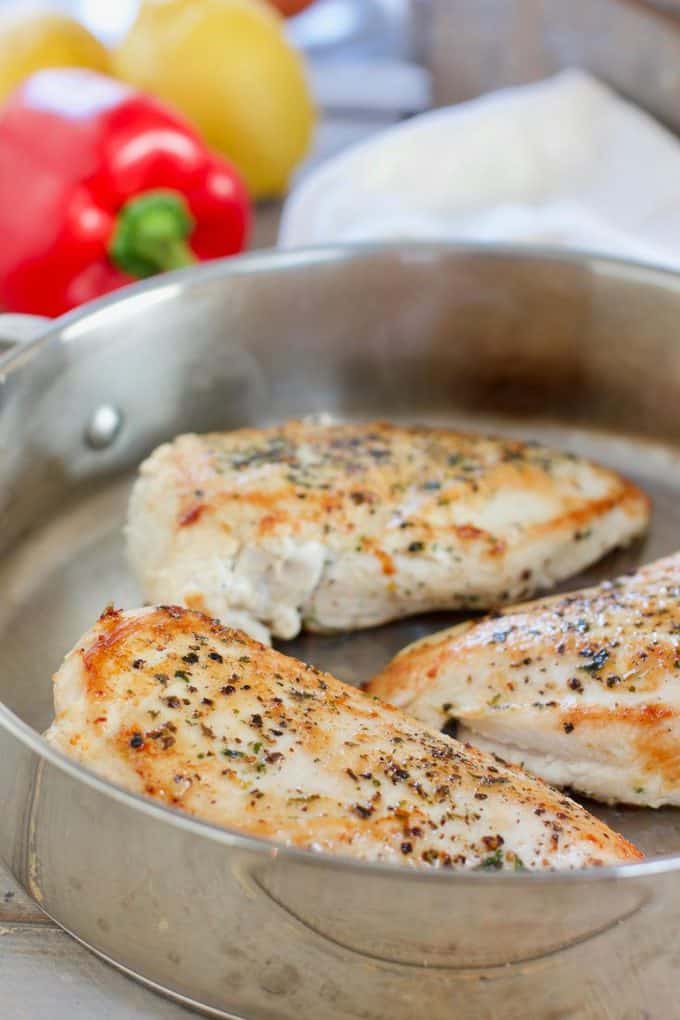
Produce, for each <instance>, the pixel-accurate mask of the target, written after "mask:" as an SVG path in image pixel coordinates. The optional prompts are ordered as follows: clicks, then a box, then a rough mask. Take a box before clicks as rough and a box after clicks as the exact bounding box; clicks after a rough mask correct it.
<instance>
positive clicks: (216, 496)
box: [128, 422, 649, 640]
mask: <svg viewBox="0 0 680 1020" xmlns="http://www.w3.org/2000/svg"><path fill="white" fill-rule="evenodd" d="M648 516H649V507H648V501H647V499H646V497H645V496H644V495H643V494H642V493H641V492H640V491H639V490H638V489H637V488H635V487H634V486H633V485H631V484H630V483H629V482H627V481H625V480H624V479H623V478H621V477H620V476H619V475H617V474H616V473H614V472H613V471H609V470H606V469H604V468H601V467H598V466H596V465H594V464H591V463H589V462H588V461H585V460H583V459H581V458H579V457H575V456H571V455H569V454H563V453H557V452H555V451H554V450H549V449H546V448H545V447H542V446H537V445H531V444H525V443H521V442H516V441H513V440H509V439H492V438H485V437H482V436H475V435H465V434H461V433H456V432H449V431H444V430H441V429H431V428H401V427H397V426H394V425H389V424H385V423H373V424H368V425H367V424H359V425H357V424H345V425H320V424H313V423H308V422H289V423H288V424H285V425H282V426H281V427H278V428H270V429H241V430H239V431H235V432H225V433H220V434H214V435H204V436H198V435H185V436H180V437H179V438H178V439H176V440H175V441H174V442H173V443H169V444H167V445H164V446H161V447H159V448H158V449H157V450H156V451H155V452H154V453H153V454H152V455H151V457H150V458H149V459H148V460H147V461H146V462H145V463H144V464H143V465H142V468H141V472H140V476H139V479H138V481H137V482H136V485H135V487H134V490H133V494H132V498H131V503H130V512H129V520H128V545H129V556H130V562H131V564H132V566H133V567H134V569H135V570H136V573H137V575H138V577H139V580H140V584H141V588H142V594H143V596H144V598H145V599H147V600H148V601H150V602H173V603H181V604H183V605H186V606H189V607H191V608H194V609H199V610H203V611H205V612H208V613H209V614H210V615H213V616H218V617H219V618H220V619H221V620H222V621H223V622H224V623H228V624H230V625H232V626H237V627H242V628H243V629H245V630H247V631H248V632H250V633H251V634H252V635H254V636H255V637H258V638H259V639H260V640H268V639H269V636H270V632H272V633H273V634H274V635H275V636H276V637H280V638H292V637H294V636H295V635H296V634H297V633H298V632H299V630H300V628H301V627H303V626H304V627H306V628H307V629H309V630H316V631H331V630H353V629H356V628H361V627H370V626H374V625H376V624H380V623H384V622H385V621H387V620H392V619H396V618H399V617H403V616H407V615H410V614H414V613H419V612H424V611H427V610H432V609H460V608H466V607H468V608H469V607H471V608H476V609H480V608H490V607H492V606H494V605H497V604H499V603H502V602H506V601H508V600H510V599H517V598H523V597H525V596H527V595H529V594H533V593H534V592H536V591H538V590H541V589H547V588H549V587H551V586H552V585H553V584H554V583H555V582H556V581H559V580H561V579H563V578H565V577H567V576H569V575H570V574H573V573H575V572H577V571H579V570H581V569H582V568H583V567H584V566H586V565H587V564H589V563H592V562H593V561H594V560H596V559H598V557H600V556H602V554H603V553H605V552H607V551H608V550H610V549H612V548H613V547H614V546H617V545H621V544H624V543H626V542H628V541H629V540H630V539H632V538H633V537H634V536H635V535H638V534H639V533H640V532H641V531H643V530H644V529H645V527H646V526H647V522H648Z"/></svg>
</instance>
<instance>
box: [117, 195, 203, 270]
mask: <svg viewBox="0 0 680 1020" xmlns="http://www.w3.org/2000/svg"><path fill="white" fill-rule="evenodd" d="M194 225H195V223H194V219H193V217H192V215H191V213H190V212H189V207H188V205H187V203H186V201H185V200H184V198H183V197H182V195H180V193H179V192H177V191H169V190H158V191H147V192H145V193H144V194H142V195H138V196H137V197H136V198H131V199H130V200H129V201H128V202H126V203H125V205H124V206H123V207H122V209H121V210H120V212H119V213H118V218H117V220H116V226H115V229H114V232H113V237H112V239H111V242H110V245H109V255H110V257H111V259H112V260H113V261H114V262H115V264H116V265H117V266H118V267H119V268H120V269H122V270H123V272H125V273H129V274H130V275H131V276H137V277H145V276H153V275H154V274H155V273H163V272H166V271H167V270H169V269H181V268H182V267H183V266H190V265H192V264H193V263H194V262H196V261H197V259H196V256H195V255H194V253H193V252H192V250H191V248H190V247H189V245H188V243H187V238H188V237H189V235H190V234H191V232H192V230H193V229H194Z"/></svg>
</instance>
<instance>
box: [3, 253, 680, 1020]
mask: <svg viewBox="0 0 680 1020" xmlns="http://www.w3.org/2000/svg"><path fill="white" fill-rule="evenodd" d="M10 325H11V326H12V327H15V326H16V322H13V323H11V324H10ZM8 328H9V327H8ZM1 333H2V322H1V321H0V334H1ZM679 395H680V277H678V276H676V275H674V274H672V273H667V272H663V271H659V270H655V269H650V268H643V267H641V266H637V265H635V264H632V263H626V262H617V261H614V260H606V259H599V258H595V257H591V256H585V255H574V256H566V255H555V254H551V253H549V252H545V251H543V252H541V251H533V252H531V251H527V250H525V249H514V250H513V249H507V248H506V249H499V248H493V249H491V248H476V247H471V246H466V247H461V246H446V245H422V246H415V245H408V246H402V247H400V246H375V247H363V248H324V249H316V250H309V251H303V252H287V253H284V254H267V253H264V254H258V255H253V256H249V257H246V258H242V259H238V260H231V261H227V262H224V263H215V264H211V265H208V266H203V267H200V268H198V269H193V270H190V271H187V272H184V273H180V274H176V275H173V276H169V277H164V278H163V279H162V280H160V281H159V282H152V283H150V284H146V285H142V286H139V287H136V288H134V289H132V290H130V291H127V292H125V293H124V294H122V295H120V296H119V297H114V298H112V299H108V300H104V301H102V302H99V303H97V304H94V305H91V306H89V307H87V308H85V309H84V310H82V311H80V312H78V313H76V314H74V315H71V316H69V317H66V318H64V319H62V320H59V321H57V322H55V323H53V324H52V325H51V326H50V328H49V330H48V331H47V332H46V333H45V334H44V335H43V336H42V337H41V338H39V339H38V340H37V341H35V342H34V343H32V344H29V345H28V346H22V347H21V348H19V349H17V350H16V352H14V353H13V354H10V355H8V356H7V357H6V359H5V360H4V362H3V363H2V364H1V365H0V447H1V454H2V455H1V457H0V506H1V508H2V528H1V529H0V543H1V545H0V591H1V592H2V598H1V599H0V638H1V640H2V650H3V661H2V669H1V670H0V700H1V701H2V704H1V705H0V820H1V821H0V856H2V858H3V859H4V860H5V861H6V862H7V863H8V864H9V866H10V867H11V868H12V870H13V871H14V873H15V875H16V876H17V877H18V878H19V880H20V881H21V882H22V883H23V884H24V885H25V887H26V888H27V889H28V890H29V892H30V893H31V894H32V895H33V896H34V897H35V898H36V899H37V900H38V902H39V903H40V904H41V905H42V906H43V908H44V909H45V910H46V911H47V912H48V913H49V914H50V915H51V916H52V917H53V918H54V919H55V920H57V921H58V922H59V923H60V924H62V925H63V926H64V927H65V928H67V929H68V930H69V931H71V932H72V933H73V934H75V935H76V936H77V937H78V938H80V939H82V940H83V941H84V942H85V943H86V944H87V945H89V946H90V947H92V948H93V949H94V950H96V951H97V952H98V953H100V954H102V955H103V956H105V957H107V958H109V959H110V960H112V961H113V962H115V963H116V964H117V965H118V966H120V967H122V968H124V969H125V970H127V971H129V972H130V973H132V974H134V975H135V976H137V977H139V978H141V979H142V980H144V981H146V982H148V983H149V984H151V985H153V986H155V987H157V988H159V989H161V990H163V991H165V992H167V993H168V994H170V995H173V996H175V997H177V998H179V999H181V1000H183V1001H185V1002H188V1003H191V1004H194V1005H196V1006H200V1007H202V1008H204V1009H205V1010H206V1011H208V1012H212V1014H213V1015H216V1016H232V1017H242V1018H246V1020H274V1018H276V1020H293V1018H295V1020H299V1018H303V1020H331V1018H333V1020H345V1018H347V1020H349V1018H352V1020H355V1018H362V1020H421V1018H426V1017H427V1018H428V1020H452V1018H466V1020H467V1018H471V1020H477V1018H480V1020H481V1018H485V1020H486V1018H503V1020H515V1018H516V1020H526V1018H533V1017H536V1018H540V1020H543V1018H555V1020H556V1018H558V1017H560V1018H566V1017H585V1018H595V1017H597V1018H600V1017H602V1018H616V1020H619V1018H621V1020H634V1018H636V1020H637V1018H639V1017H643V1016H649V1017H656V1016H673V1015H677V994H676V988H675V986H676V982H675V975H676V973H677V967H678V964H679V963H680V947H678V944H677V938H676V936H677V932H678V928H679V926H680V812H674V811H670V810H669V811H659V812H645V811H613V810H607V811H604V812H603V811H600V810H599V809H597V810H598V813H600V814H603V815H605V816H606V817H607V819H608V821H610V822H611V823H612V824H613V825H615V826H616V827H618V828H620V829H621V830H623V831H624V832H625V833H626V834H627V835H628V836H630V837H631V838H632V839H634V840H635V841H637V842H638V843H639V844H640V845H641V846H642V848H643V849H645V850H646V851H647V853H648V854H650V857H649V859H648V860H647V861H646V862H644V863H643V864H639V865H633V866H627V867H623V868H619V869H614V870H607V871H590V872H584V873H580V874H568V875H566V874H564V875H560V874H542V875H514V874H510V875H506V874H496V875H495V874H456V873H453V874H443V873H438V874H427V873H419V872H415V871H414V872H405V871H404V870H402V869H395V868H391V867H387V866H375V865H361V864H357V863H353V862H348V861H345V860H342V859H339V858H333V857H321V856H315V855H313V854H310V853H304V852H300V851H293V850H287V849H285V848H282V847H277V846H273V845H271V844H269V843H264V842H261V841H258V840H255V839H250V838H245V837H242V836H240V835H238V834H237V833H233V832H226V831H223V830H218V829H215V828H213V827H211V826H209V825H206V824H203V823H200V822H197V821H195V820H191V819H189V818H186V817H184V816H182V815H180V814H178V813H175V812H172V811H170V810H166V809H164V808H162V807H160V806H157V805H155V804H152V803H150V802H146V801H143V800H141V799H139V798H137V797H134V796H131V795H129V794H126V793H124V792H121V791H119V790H117V789H115V788H113V787H111V786H110V785H108V784H107V783H105V782H102V781H100V780H98V779H97V778H96V777H94V776H92V775H90V774H88V773H86V772H85V771H83V770H82V769H80V768H79V767H77V766H75V765H74V764H72V763H71V762H69V761H68V760H66V759H63V758H62V757H60V756H59V755H58V754H57V753H56V752H55V751H53V750H51V749H50V748H48V747H47V745H45V744H44V743H43V742H42V740H41V738H40V737H39V732H40V731H41V730H42V729H43V728H44V727H45V726H46V725H47V723H48V722H49V720H50V714H51V689H50V675H51V672H52V671H53V669H54V668H55V667H56V666H57V665H58V664H59V662H60V660H61V657H62V655H63V653H64V651H65V650H66V649H67V648H68V647H69V646H70V645H71V644H72V643H73V642H74V641H75V640H76V638H77V637H78V636H79V635H80V633H81V632H82V631H84V630H85V629H86V628H87V627H88V626H89V625H90V624H91V623H92V621H93V619H94V618H95V616H96V615H97V614H98V612H99V611H100V610H101V608H102V607H103V606H104V605H105V604H106V603H107V602H109V601H111V600H113V601H115V602H117V603H118V604H122V605H125V606H131V605H135V604H137V603H138V602H139V595H138V593H137V592H136V591H135V588H134V585H133V583H132V580H131V578H130V576H129V574H128V572H127V570H126V567H125V563H124V558H123V543H122V537H121V525H122V522H123V519H124V513H125V501H126V496H127V491H128V486H129V482H130V478H131V477H132V473H133V472H134V469H135V467H136V465H137V464H138V462H139V461H140V459H141V458H142V457H143V456H144V455H145V454H146V453H147V452H149V450H150V449H151V448H152V447H153V446H154V445H156V444H157V443H158V442H160V441H162V440H163V439H167V438H169V437H170V436H173V435H175V434H176V433H178V432H182V431H187V430H198V431H203V430H208V429H215V428H229V427H232V426H237V425H242V424H245V423H248V424H264V423H268V422H271V421H274V420H278V419H281V418H285V417H288V416H292V415H304V414H311V413H317V412H326V413H330V414H333V415H337V416H339V417H362V418H366V417H374V416H382V417H390V418H393V419H398V420H418V421H426V422H438V423H450V424H454V425H461V424H462V425H464V426H465V427H468V428H471V429H486V430H489V429H490V430H494V431H503V432H508V433H511V434H514V435H527V436H532V437H536V438H539V439H544V440H545V439H547V440H549V441H552V442H554V443H556V444H558V445H560V446H564V447H568V448H571V449H573V450H576V451H578V452H584V453H586V454H589V455H591V456H594V457H596V458H598V459H600V460H602V461H605V462H606V463H608V464H610V465H612V466H614V467H617V468H619V469H622V470H623V471H625V472H627V473H628V474H630V475H631V476H632V477H634V479H635V480H636V481H637V482H639V483H640V484H642V485H643V486H644V487H645V488H646V489H647V490H648V491H649V492H650V493H651V495H652V497H653V498H654V502H655V514H654V521H653V527H652V531H651V534H650V536H649V538H648V539H647V540H646V541H645V542H644V543H641V544H639V545H638V546H636V547H635V548H633V549H630V550H627V551H626V552H625V553H621V554H618V555H615V556H612V557H609V558H608V560H607V561H606V562H603V563H601V564H599V565H598V566H597V568H596V569H594V570H593V571H591V573H590V574H589V575H588V578H585V577H580V578H577V579H575V580H574V581H573V584H574V585H575V584H581V583H583V582H584V581H585V580H589V579H595V578H601V577H603V576H606V575H608V574H613V573H616V572H619V571H621V570H622V569H625V568H627V567H628V566H633V565H634V564H636V563H638V562H641V561H643V560H649V559H652V558H654V557H655V556H658V555H661V554H663V553H667V552H670V551H672V550H674V549H676V548H677V547H678V546H680V400H679V399H678V396H679ZM450 619H451V618H450V617H447V616H442V615H440V616H438V617H434V616H433V617H429V618H427V619H423V618H420V619H416V620H411V621H409V622H407V623H403V624H397V625H393V626H390V627H385V628H382V629H380V630H376V631H367V632H364V633H361V634H358V635H349V636H346V637H341V638H327V637H326V638H324V637H318V636H317V637H305V638H302V639H301V640H298V641H297V642H295V643H294V644H293V645H292V646H289V649H290V650H291V651H293V652H295V653H297V654H300V655H302V656H303V657H305V658H307V659H309V660H310V661H312V662H315V663H316V664H318V665H322V666H325V667H327V668H329V669H331V670H332V671H334V672H335V673H336V674H337V675H339V676H340V677H342V678H344V679H346V680H348V681H351V682H358V681H359V680H362V679H364V678H366V677H368V676H369V675H370V674H371V673H372V672H373V671H374V670H375V669H376V668H377V667H378V666H379V665H381V664H382V663H383V662H384V661H385V660H386V659H387V658H388V657H389V656H390V655H391V654H392V653H393V652H394V651H395V650H396V649H397V648H398V647H400V646H402V645H403V644H405V643H406V642H407V641H409V640H412V639H414V638H415V637H416V636H418V635H419V634H421V633H425V632H426V631H428V630H432V629H434V628H435V627H441V626H444V625H445V624H446V623H447V622H449V620H450ZM0 948H1V947H0Z"/></svg>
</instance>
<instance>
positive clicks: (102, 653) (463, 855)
mask: <svg viewBox="0 0 680 1020" xmlns="http://www.w3.org/2000/svg"><path fill="white" fill-rule="evenodd" d="M54 695H55V708H56V719H55V721H54V723H53V725H52V726H51V728H50V730H49V731H48V733H47V739H48V740H49V741H50V743H51V744H53V745H54V746H55V747H58V748H60V749H61V750H62V751H64V752H65V753H66V754H68V755H70V756H71V757H73V758H75V759H76V760H77V761H79V762H81V763H82V764H84V765H87V766H88V767H90V768H92V769H93V770H95V771H96V772H98V773H99V774H100V775H101V776H104V777H105V778H107V779H109V780H112V781H113V782H115V783H118V784H120V785H121V786H123V787H125V788H127V789H128V790H132V791H134V792H136V793H140V794H147V795H148V796H150V797H153V798H154V799H156V800H158V801H161V802H162V803H164V804H166V805H169V806H172V807H176V808H180V809H181V810H183V811H186V812H188V813H189V814H191V815H195V816H197V817H199V818H203V819H206V820H207V821H210V822H214V823H216V824H218V825H222V826H225V827H227V828H230V829H238V830H240V831H242V832H245V833H250V834H251V835H254V836H262V837H267V838H271V839H274V840H276V841H278V842H280V843H285V844H289V845H292V846H297V847H304V848H309V849H314V850H325V851H333V852H337V853H342V854H346V855H349V856H352V857H355V858H361V859H363V860H367V861H396V862H398V863H399V864H402V865H404V866H407V867H417V866H422V867H431V868H441V867H453V866H459V867H465V868H475V867H484V868H494V869H495V868H499V869H500V868H510V869H517V868H521V867H526V868H551V867H554V868H578V867H582V866H586V865H602V864H617V863H621V862H626V861H635V860H637V859H638V858H639V857H640V856H641V854H640V853H639V851H637V850H636V849H635V848H634V847H633V846H631V844H629V843H628V842H626V840H625V839H623V837H622V836H619V835H617V834H616V833H615V832H613V831H612V830H611V829H609V828H607V826H606V825H604V824H603V823H601V822H599V821H598V820H597V819H595V818H593V817H592V816H591V815H589V814H588V812H587V811H585V810H584V809H583V808H581V807H580V806H579V805H577V804H575V803H573V801H570V800H569V799H568V798H567V797H565V796H564V795H562V794H560V793H557V792H556V791H555V790H552V789H550V788H549V787H547V786H545V785H544V784H543V783H541V782H540V781H539V780H536V779H533V778H530V777H528V776H526V775H525V774H524V773H522V772H521V771H520V770H519V769H515V768H512V767H506V766H503V765H501V764H499V763H498V762H497V761H496V760H495V759H494V758H493V757H492V756H491V755H487V754H483V753H481V752H479V751H476V750H474V749H472V748H470V747H465V746H464V745H463V744H461V743H458V742H457V741H454V740H451V739H449V738H448V737H444V736H441V735H440V734H438V733H435V732H432V731H430V730H428V729H427V728H425V727H424V726H422V725H420V724H419V723H416V722H414V721H413V720H412V719H409V718H408V717H407V716H405V715H403V714H402V713H401V712H399V711H398V710H396V709H393V708H390V707H388V706H385V705H382V704H381V703H380V702H379V701H377V700H371V699H369V698H367V697H366V696H365V695H364V694H362V693H361V692H360V691H358V690H356V689H354V688H351V687H348V686H346V685H345V684H342V683H340V681H338V680H336V679H334V678H333V677H332V676H330V675H328V674H325V673H321V672H320V671H319V670H317V669H314V668H313V667H311V666H305V665H304V664H303V663H301V662H298V661H297V660H295V659H292V658H289V657H287V656H285V655H281V654H280V653H278V652H275V651H272V650H271V649H270V648H267V647H266V646H264V645H261V644H259V643H258V642H255V641H253V640H251V639H250V638H248V637H247V636H246V635H245V634H244V633H243V632H240V631H234V630H228V629H226V628H224V627H222V626H221V625H219V624H218V623H217V622H216V621H213V620H209V619H208V618H207V617H205V616H203V615H201V614H199V613H196V612H191V611H188V610H184V609H180V608H173V607H164V608H148V609H141V610H136V611H131V612H120V611H116V610H109V611H108V612H106V613H105V614H104V615H103V616H102V617H101V619H100V620H99V622H98V623H97V624H96V625H95V626H94V628H93V629H92V630H91V631H90V632H89V633H87V634H86V635H85V636H84V637H83V639H82V640H81V641H79V642H78V644H77V646H76V647H75V648H74V649H73V651H71V652H70V653H69V655H67V657H66V660H65V662H64V664H63V666H62V667H61V669H60V670H59V672H58V673H57V674H56V676H55V678H54Z"/></svg>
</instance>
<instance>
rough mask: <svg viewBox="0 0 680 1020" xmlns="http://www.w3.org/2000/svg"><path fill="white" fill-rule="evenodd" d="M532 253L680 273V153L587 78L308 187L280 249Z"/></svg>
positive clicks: (514, 99) (432, 123)
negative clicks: (463, 243) (608, 257)
mask: <svg viewBox="0 0 680 1020" xmlns="http://www.w3.org/2000/svg"><path fill="white" fill-rule="evenodd" d="M388 238H390V239H396V238H422V239H443V238H445V239H467V240H472V239H474V240H482V241H513V242H517V241H520V242H522V241H524V242H529V243H543V244H552V245H563V246H566V247H572V248H587V249H590V250H592V251H599V252H606V253H608V254H615V255H631V256H635V257H638V258H641V259H646V260H649V261H653V262H657V263H663V264H666V265H673V266H680V142H678V140H677V139H676V138H675V137H674V136H673V135H672V134H671V133H670V132H668V131H667V130H666V129H665V128H663V127H662V126H661V125H660V124H658V123H657V122H656V121H655V120H653V118H651V117H650V116H649V115H648V114H646V113H644V112H643V111H642V110H640V109H638V108H637V107H635V106H633V105H632V104H630V103H628V102H626V101H625V100H623V99H621V97H620V96H618V95H616V94H615V93H614V92H612V91H611V90H610V89H609V88H607V87H606V86H605V85H603V84H602V83H601V82H599V81H597V80H596V79H594V78H593V77H591V76H590V75H588V74H586V73H584V72H582V71H576V70H573V71H565V72H562V73H561V74H559V75H557V76H556V77H554V78H551V79H549V80H547V81H544V82H540V83H538V84H536V85H525V86H521V87H517V88H512V89H505V90H503V91H502V92H497V93H494V94H491V95H488V96H484V97H482V98H480V99H475V100H473V101H471V102H468V103H463V104H460V105H458V106H453V107H447V108H445V109H441V110H435V111H433V112H431V113H427V114H423V115H422V116H420V117H415V118H413V119H412V120H409V121H406V122H405V123H403V124H401V125H399V126H398V127H395V128H391V129H389V130H387V131H384V132H383V133H381V134H379V135H376V136H375V138H372V139H370V140H369V141H366V142H362V143H361V144H359V145H357V146H355V147H354V148H352V149H350V150H347V151H346V152H344V153H342V154H341V155H339V156H336V157H335V158H333V159H331V160H329V161H328V162H327V163H325V164H322V165H321V166H320V167H318V168H317V169H316V170H314V171H312V173H310V175H309V176H308V177H306V178H305V179H303V180H302V182H301V183H300V185H299V186H298V187H297V188H296V189H295V191H294V192H293V193H292V195H291V196H290V197H289V199H288V201H287V203H286V206H285V208H284V214H283V220H282V224H281V231H280V237H279V243H280V244H281V245H283V246H286V247H291V246H297V245H307V244H319V243H325V242H332V241H349V240H369V239H370V240H374V239H388Z"/></svg>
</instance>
